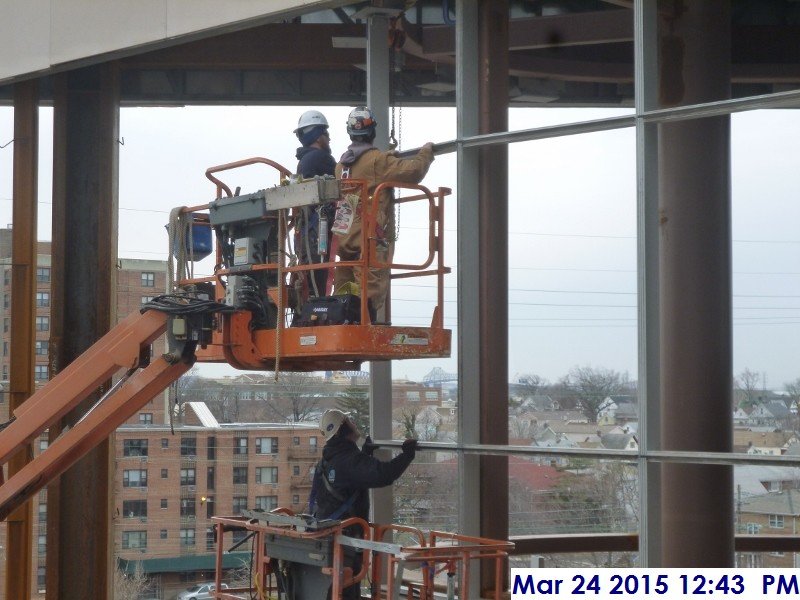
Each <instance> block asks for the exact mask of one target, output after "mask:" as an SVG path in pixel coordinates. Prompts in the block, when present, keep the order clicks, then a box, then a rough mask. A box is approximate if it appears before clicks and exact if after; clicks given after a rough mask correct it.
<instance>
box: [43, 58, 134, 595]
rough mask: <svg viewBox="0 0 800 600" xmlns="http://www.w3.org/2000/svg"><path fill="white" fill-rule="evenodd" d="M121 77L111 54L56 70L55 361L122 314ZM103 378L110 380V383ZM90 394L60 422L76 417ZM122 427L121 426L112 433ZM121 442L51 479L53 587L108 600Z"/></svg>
mask: <svg viewBox="0 0 800 600" xmlns="http://www.w3.org/2000/svg"><path fill="white" fill-rule="evenodd" d="M118 98H119V85H118V74H117V69H116V66H115V65H114V64H113V63H111V64H104V65H99V66H96V67H89V68H85V69H78V70H75V71H70V72H67V73H64V74H61V75H59V76H58V77H57V79H56V89H55V103H54V104H55V113H54V157H53V165H54V167H53V168H54V176H53V278H52V286H53V299H54V303H53V309H52V332H51V344H50V348H51V350H50V352H51V354H50V361H51V370H52V372H53V373H54V374H55V373H57V372H59V371H60V370H62V369H63V368H64V367H66V365H68V364H69V363H70V362H71V361H73V360H74V359H75V358H77V357H78V356H79V355H80V354H81V353H82V352H83V351H85V350H86V349H87V348H89V347H90V346H91V345H92V344H93V343H94V342H95V341H96V340H97V339H99V338H100V337H101V336H102V335H103V334H104V333H106V332H107V331H108V330H109V329H110V327H111V325H112V324H113V323H114V322H115V320H116V319H115V315H114V308H115V303H114V302H113V299H114V294H113V292H114V290H115V289H116V285H115V284H116V268H115V267H116V259H117V211H118V197H117V192H118V169H117V167H118V147H119V145H118V142H117V139H118V137H119V99H118ZM102 387H103V386H101V388H102ZM98 397H99V393H98V394H94V395H92V396H90V397H89V398H88V399H87V400H86V401H84V402H83V403H81V404H80V405H79V406H78V407H77V408H75V409H74V410H73V411H71V412H70V413H69V414H67V416H66V417H64V418H63V419H62V421H61V422H60V424H59V427H53V428H51V431H50V436H51V439H54V437H55V436H56V435H58V434H59V433H60V430H62V429H63V428H64V427H66V426H70V427H71V426H72V425H74V424H75V423H76V421H77V420H78V419H79V418H80V416H81V415H83V414H84V413H85V412H86V409H87V408H88V407H89V406H91V405H92V404H93V403H94V401H95V400H96V399H97V398H98ZM112 437H113V436H112ZM110 448H113V442H112V441H111V440H107V441H106V442H104V443H102V444H100V445H99V446H98V447H96V448H95V449H94V450H92V451H91V452H90V453H89V454H87V455H86V456H85V457H84V458H83V459H81V461H79V462H78V463H76V464H75V465H74V466H73V467H72V468H70V469H69V470H68V471H67V472H65V473H64V474H63V475H62V476H61V478H60V479H59V481H58V482H57V483H55V484H53V485H51V486H50V487H49V489H48V511H47V512H48V561H47V566H48V569H47V590H48V597H52V598H74V599H76V600H103V599H104V598H108V597H109V596H110V588H111V582H112V581H113V578H112V570H113V566H114V565H113V560H112V558H113V544H112V539H113V537H112V536H113V528H112V526H111V519H110V515H111V511H110V507H111V503H112V500H113V498H112V495H113V494H112V492H113V488H112V481H113V479H112V478H113V471H112V468H111V466H110V465H111V464H112V459H113V456H112V453H111V451H110Z"/></svg>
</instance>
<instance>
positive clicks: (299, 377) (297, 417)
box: [265, 372, 321, 423]
mask: <svg viewBox="0 0 800 600" xmlns="http://www.w3.org/2000/svg"><path fill="white" fill-rule="evenodd" d="M319 384H320V380H319V377H317V376H315V375H313V374H311V373H294V372H285V373H281V376H280V378H279V379H278V381H276V382H275V383H274V384H272V385H271V386H270V387H271V388H272V389H270V390H269V393H268V395H267V399H266V400H265V402H266V405H267V409H268V411H269V413H270V417H269V418H271V419H275V418H278V419H280V420H281V421H287V422H291V423H297V422H299V421H306V420H308V419H309V417H311V416H312V415H314V414H315V413H316V412H317V410H318V409H319V405H320V400H321V394H320V390H319Z"/></svg>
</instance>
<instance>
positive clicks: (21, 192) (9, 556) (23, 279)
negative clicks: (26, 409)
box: [5, 80, 39, 600]
mask: <svg viewBox="0 0 800 600" xmlns="http://www.w3.org/2000/svg"><path fill="white" fill-rule="evenodd" d="M38 161H39V88H38V83H37V81H36V80H32V81H27V82H24V83H18V84H16V85H15V86H14V181H13V196H14V204H13V208H12V213H13V223H14V231H13V238H12V247H11V344H10V346H11V373H10V381H9V383H10V386H11V393H10V395H9V396H10V399H9V413H10V414H9V416H11V415H13V414H14V412H15V411H16V410H17V409H18V408H20V407H21V406H22V405H23V403H24V402H25V400H27V399H28V398H29V397H30V396H31V395H32V394H33V392H34V377H33V365H34V362H35V351H34V340H35V339H36V331H35V318H34V317H35V316H36V308H35V294H36V239H37V236H36V228H37V201H38V187H37V179H38V168H37V165H38ZM32 455H33V448H32V445H31V444H24V445H22V446H21V448H20V450H19V451H18V452H17V454H16V455H15V456H14V457H13V458H12V459H11V460H10V461H9V464H8V475H9V478H10V477H11V476H12V475H14V474H16V473H18V472H19V471H21V470H22V469H23V468H24V467H25V465H26V464H27V463H28V462H29V461H30V459H31V457H32ZM32 507H33V504H32V503H31V502H26V503H25V504H23V505H22V506H20V507H19V508H18V509H17V510H15V511H14V512H12V513H11V515H9V517H8V520H7V522H8V538H7V543H6V546H7V551H6V582H5V591H6V594H5V597H6V598H7V599H8V600H27V599H28V598H30V597H31V575H32V572H33V567H32V564H31V560H32V550H33V547H32V541H31V538H32V529H31V527H32V519H33V508H32ZM12 574H13V576H12Z"/></svg>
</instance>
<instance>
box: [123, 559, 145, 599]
mask: <svg viewBox="0 0 800 600" xmlns="http://www.w3.org/2000/svg"><path fill="white" fill-rule="evenodd" d="M151 584H152V582H151V581H150V579H149V578H148V577H147V575H145V574H144V569H143V568H142V563H141V562H138V561H137V563H136V567H135V569H134V571H133V573H126V572H125V571H123V570H122V569H120V568H119V566H117V568H116V569H114V600H139V598H140V597H141V596H142V595H143V594H144V593H145V592H147V591H149V590H150V587H151Z"/></svg>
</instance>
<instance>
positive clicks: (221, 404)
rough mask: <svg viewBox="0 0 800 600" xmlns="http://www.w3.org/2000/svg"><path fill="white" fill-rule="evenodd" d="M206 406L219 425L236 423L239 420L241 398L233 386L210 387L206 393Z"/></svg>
mask: <svg viewBox="0 0 800 600" xmlns="http://www.w3.org/2000/svg"><path fill="white" fill-rule="evenodd" d="M206 404H208V408H209V409H210V410H211V413H212V414H213V415H214V416H215V417H216V418H217V420H219V421H220V422H221V423H236V422H238V421H239V419H240V413H241V398H240V395H239V391H238V390H237V389H236V388H234V387H233V386H230V385H220V384H217V385H214V386H210V387H209V389H208V390H207V392H206Z"/></svg>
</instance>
